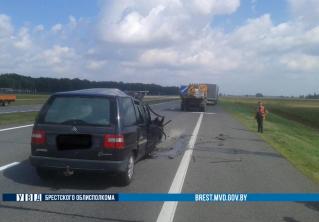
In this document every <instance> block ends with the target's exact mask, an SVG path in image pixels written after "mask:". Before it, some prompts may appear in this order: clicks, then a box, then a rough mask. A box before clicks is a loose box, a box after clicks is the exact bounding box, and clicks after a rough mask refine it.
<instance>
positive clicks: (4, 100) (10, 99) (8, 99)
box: [0, 94, 17, 106]
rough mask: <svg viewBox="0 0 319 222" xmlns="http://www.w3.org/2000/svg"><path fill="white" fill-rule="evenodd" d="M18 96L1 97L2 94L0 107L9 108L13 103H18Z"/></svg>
mask: <svg viewBox="0 0 319 222" xmlns="http://www.w3.org/2000/svg"><path fill="white" fill-rule="evenodd" d="M16 99H17V98H16V96H15V95H1V94H0V106H7V105H9V104H10V103H11V102H14V101H16Z"/></svg>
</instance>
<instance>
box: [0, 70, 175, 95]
mask: <svg viewBox="0 0 319 222" xmlns="http://www.w3.org/2000/svg"><path fill="white" fill-rule="evenodd" d="M0 88H10V89H14V90H28V91H30V92H37V93H53V92H61V91H70V90H79V89H87V88H117V89H120V90H123V91H149V95H177V94H178V87H175V86H160V85H157V84H144V83H124V82H114V81H89V80H86V79H84V80H81V79H78V78H75V79H68V78H61V79H56V78H47V77H39V78H34V77H30V76H23V75H19V74H16V73H6V74H1V75H0Z"/></svg>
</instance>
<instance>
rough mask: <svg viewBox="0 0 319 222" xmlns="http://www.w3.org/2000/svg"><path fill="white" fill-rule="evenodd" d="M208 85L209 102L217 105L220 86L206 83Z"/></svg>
mask: <svg viewBox="0 0 319 222" xmlns="http://www.w3.org/2000/svg"><path fill="white" fill-rule="evenodd" d="M206 85H207V87H208V92H207V104H212V105H215V104H217V101H218V91H219V87H218V85H216V84H206Z"/></svg>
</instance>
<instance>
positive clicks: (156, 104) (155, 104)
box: [150, 100, 177, 106]
mask: <svg viewBox="0 0 319 222" xmlns="http://www.w3.org/2000/svg"><path fill="white" fill-rule="evenodd" d="M176 101H177V100H172V101H168V102H162V103H154V104H151V105H150V106H158V105H162V104H165V103H171V102H176Z"/></svg>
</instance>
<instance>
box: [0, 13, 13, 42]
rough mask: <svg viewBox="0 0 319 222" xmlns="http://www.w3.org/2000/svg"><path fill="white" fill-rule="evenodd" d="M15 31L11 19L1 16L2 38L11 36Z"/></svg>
mask: <svg viewBox="0 0 319 222" xmlns="http://www.w3.org/2000/svg"><path fill="white" fill-rule="evenodd" d="M13 31H14V28H13V26H12V24H11V19H10V17H9V16H7V15H3V14H0V38H1V37H6V36H10V35H11V34H12V33H13Z"/></svg>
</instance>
